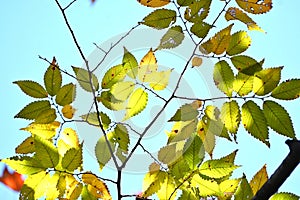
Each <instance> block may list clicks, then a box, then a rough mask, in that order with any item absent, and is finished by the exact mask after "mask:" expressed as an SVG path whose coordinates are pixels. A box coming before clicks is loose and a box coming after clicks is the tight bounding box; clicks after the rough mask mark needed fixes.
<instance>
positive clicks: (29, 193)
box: [19, 184, 34, 199]
mask: <svg viewBox="0 0 300 200" xmlns="http://www.w3.org/2000/svg"><path fill="white" fill-rule="evenodd" d="M19 199H34V190H33V189H32V188H30V187H28V186H27V185H25V184H24V185H23V187H22V189H21V191H20V196H19Z"/></svg>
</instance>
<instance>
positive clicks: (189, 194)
mask: <svg viewBox="0 0 300 200" xmlns="http://www.w3.org/2000/svg"><path fill="white" fill-rule="evenodd" d="M186 199H189V200H198V199H199V198H197V195H196V194H195V192H194V191H193V189H192V188H186V189H183V190H182V194H181V195H180V197H179V198H178V200H186Z"/></svg>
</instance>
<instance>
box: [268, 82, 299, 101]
mask: <svg viewBox="0 0 300 200" xmlns="http://www.w3.org/2000/svg"><path fill="white" fill-rule="evenodd" d="M271 96H272V97H274V98H276V99H282V100H293V99H297V98H299V96H300V79H291V80H287V81H285V82H283V83H280V84H279V85H278V86H277V87H276V88H275V89H274V90H273V91H272V93H271Z"/></svg>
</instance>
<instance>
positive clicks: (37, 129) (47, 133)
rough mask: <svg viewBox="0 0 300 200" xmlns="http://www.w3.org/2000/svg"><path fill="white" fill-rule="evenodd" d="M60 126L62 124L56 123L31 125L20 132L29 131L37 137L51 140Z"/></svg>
mask: <svg viewBox="0 0 300 200" xmlns="http://www.w3.org/2000/svg"><path fill="white" fill-rule="evenodd" d="M59 126H60V122H58V121H54V122H52V123H50V124H37V123H31V124H30V125H29V126H27V127H25V128H21V129H20V130H24V131H28V132H30V133H31V134H32V135H37V136H39V137H41V138H43V139H51V138H52V137H53V136H55V134H56V129H57V128H58V127H59Z"/></svg>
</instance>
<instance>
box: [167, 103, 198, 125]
mask: <svg viewBox="0 0 300 200" xmlns="http://www.w3.org/2000/svg"><path fill="white" fill-rule="evenodd" d="M197 109H198V108H197V107H195V106H194V105H193V104H185V105H183V106H181V107H180V108H179V109H177V111H176V113H175V114H174V115H173V117H171V119H169V122H170V121H190V120H193V119H195V118H196V117H197V116H198V114H199V112H198V110H197Z"/></svg>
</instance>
